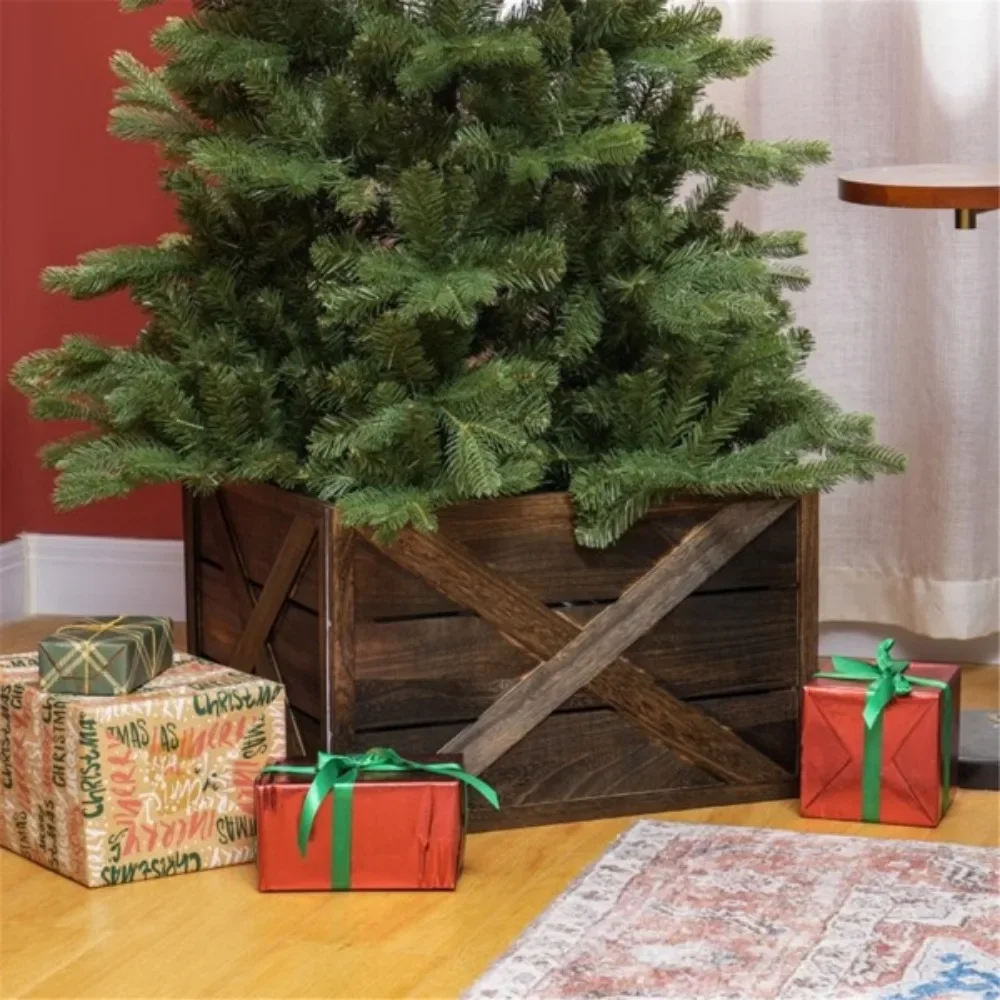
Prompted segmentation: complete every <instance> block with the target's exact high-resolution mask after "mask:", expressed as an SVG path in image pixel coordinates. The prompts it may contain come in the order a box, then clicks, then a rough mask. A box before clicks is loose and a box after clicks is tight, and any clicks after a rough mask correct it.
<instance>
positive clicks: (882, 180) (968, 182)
mask: <svg viewBox="0 0 1000 1000" xmlns="http://www.w3.org/2000/svg"><path fill="white" fill-rule="evenodd" d="M840 200H841V201H850V202H854V203H855V204H856V205H877V206H881V207H882V208H938V209H941V208H945V209H949V208H950V209H953V210H954V212H955V226H956V227H957V228H958V229H975V228H976V216H978V215H980V214H981V213H982V212H992V211H994V210H996V209H998V208H1000V165H998V164H982V165H975V164H965V163H955V164H947V163H921V164H916V165H912V166H901V167H869V168H868V169H866V170H852V171H851V172H850V173H846V174H841V175H840Z"/></svg>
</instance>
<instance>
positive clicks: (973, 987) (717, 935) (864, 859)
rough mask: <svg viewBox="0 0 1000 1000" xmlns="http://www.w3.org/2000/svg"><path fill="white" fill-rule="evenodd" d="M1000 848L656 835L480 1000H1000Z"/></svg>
mask: <svg viewBox="0 0 1000 1000" xmlns="http://www.w3.org/2000/svg"><path fill="white" fill-rule="evenodd" d="M998 854H1000V852H998V851H997V850H994V849H991V848H977V847H960V846H957V845H953V844H929V843H920V842H915V841H899V840H874V839H871V840H868V839H863V838H858V837H836V836H833V837H831V836H817V835H812V834H801V833H787V832H784V831H778V830H755V829H750V828H743V827H720V826H696V825H693V824H684V823H659V822H654V821H652V820H643V821H641V822H639V823H637V824H636V825H635V826H634V827H632V828H631V829H630V830H629V831H628V832H627V833H625V834H624V835H623V836H622V837H621V838H619V840H618V841H617V842H616V843H615V844H614V845H613V846H612V847H611V848H610V849H609V850H608V852H607V853H606V854H605V855H604V856H603V857H602V858H601V859H600V860H599V861H598V862H597V863H596V864H595V865H594V866H593V867H592V868H590V869H589V870H588V871H587V872H585V873H584V874H583V875H582V876H581V877H580V878H579V879H578V880H577V881H576V882H575V883H574V884H573V885H572V886H570V888H569V889H568V890H567V891H566V892H565V893H563V895H562V896H560V897H559V898H558V899H557V900H556V901H555V903H553V904H552V906H550V907H549V909H548V910H547V911H546V912H545V913H543V914H542V916H541V917H539V918H538V920H537V921H535V923H534V924H533V925H532V926H531V927H530V928H529V929H528V930H527V931H526V932H525V933H524V934H523V935H522V936H521V938H520V939H519V940H518V941H517V942H516V943H515V944H514V946H513V947H512V948H511V950H510V951H509V952H508V953H507V954H506V955H505V956H504V957H503V958H502V959H500V961H499V962H498V963H497V964H496V965H495V966H494V967H493V968H492V969H491V970H490V971H489V972H488V973H487V974H486V976H485V977H484V978H483V979H481V980H480V981H479V983H477V984H476V986H474V987H473V988H472V990H471V991H470V992H469V993H467V994H466V998H467V1000H522V998H524V1000H595V998H612V997H614V998H623V1000H624V998H627V997H642V998H656V1000H968V998H969V997H977V998H985V1000H1000V857H998Z"/></svg>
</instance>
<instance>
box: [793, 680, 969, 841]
mask: <svg viewBox="0 0 1000 1000" xmlns="http://www.w3.org/2000/svg"><path fill="white" fill-rule="evenodd" d="M824 669H825V668H824ZM907 674H908V675H910V676H915V677H930V678H933V679H935V680H940V681H944V682H946V683H947V684H948V685H949V687H950V688H951V690H952V709H953V713H954V714H953V721H952V740H951V788H952V795H953V794H954V788H955V778H956V773H957V768H958V742H959V731H958V719H959V705H960V703H961V675H960V672H959V668H958V667H957V666H953V665H951V664H942V663H912V664H911V665H910V667H909V669H908V670H907ZM866 690H867V685H866V684H863V683H858V682H852V681H839V680H832V679H827V678H814V679H813V680H811V681H810V682H809V683H808V684H807V685H806V687H805V690H804V694H803V706H802V780H801V796H800V810H801V813H802V815H803V816H810V817H813V818H816V819H840V820H852V821H855V822H857V821H860V820H861V818H862V809H861V795H862V780H861V779H862V764H863V762H864V735H865V733H864V726H865V723H864V719H863V718H862V713H863V711H864V706H865V694H866ZM943 706H944V699H943V698H942V694H941V692H939V691H936V690H934V689H933V688H923V687H916V686H914V688H913V690H912V692H911V693H910V694H908V695H905V696H903V697H899V698H896V699H895V700H894V701H893V702H892V703H891V704H890V705H889V706H888V707H887V708H886V709H885V714H884V717H883V736H882V771H881V777H882V782H881V806H880V810H879V822H881V823H893V824H900V825H903V826H937V825H938V823H940V822H941V817H942V816H943V815H944V812H945V809H946V808H947V805H948V804H950V803H948V804H946V803H943V802H942V790H941V789H942V786H941V781H942V760H941V722H942V718H941V713H942V711H943Z"/></svg>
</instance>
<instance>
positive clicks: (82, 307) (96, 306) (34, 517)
mask: <svg viewBox="0 0 1000 1000" xmlns="http://www.w3.org/2000/svg"><path fill="white" fill-rule="evenodd" d="M185 7H186V3H185V0H167V3H165V4H164V5H162V6H160V7H153V8H151V9H149V10H146V11H143V12H141V13H137V14H123V13H121V12H120V11H119V9H118V3H117V0H0V57H2V115H3V123H2V132H3V139H2V141H3V167H2V175H3V179H2V184H3V203H2V206H3V211H2V235H0V244H2V247H0V254H2V257H0V267H2V299H0V371H2V390H0V541H6V540H8V539H10V538H12V537H14V536H15V535H16V534H17V533H18V532H21V531H32V532H59V533H64V534H82V535H114V536H119V537H145V538H176V537H178V536H179V534H180V498H179V492H178V490H177V488H175V487H157V488H155V489H147V490H142V491H140V492H138V493H136V494H134V495H132V496H130V497H128V498H126V499H123V500H113V501H106V502H104V503H100V504H95V505H93V506H91V507H87V508H83V509H81V510H76V511H71V512H68V513H57V512H56V511H55V510H54V509H53V507H52V504H51V501H50V499H49V498H50V493H51V489H52V476H51V474H50V473H48V472H45V471H43V470H41V469H40V468H39V465H38V461H37V459H36V453H37V451H38V449H39V447H40V446H41V445H42V444H43V443H45V442H46V441H48V440H51V439H52V438H53V437H55V436H57V435H58V434H59V433H60V432H61V431H65V430H67V429H72V428H71V427H69V426H64V427H60V426H59V425H56V424H41V423H37V422H35V421H32V420H31V419H30V418H29V416H28V407H27V402H26V400H25V399H24V398H23V397H22V396H20V395H19V394H18V393H16V392H15V391H14V390H13V389H12V388H11V387H10V385H9V384H8V382H7V373H8V372H9V370H10V366H11V364H13V362H14V361H15V360H16V359H17V358H18V357H20V356H21V355H23V354H25V353H27V352H28V351H31V350H34V349H37V348H40V347H48V346H51V345H54V344H57V343H58V342H59V340H60V339H61V338H62V336H63V335H65V334H67V333H75V332H84V333H91V334H94V335H95V336H98V337H100V338H101V339H103V340H106V341H107V342H108V343H115V344H126V343H129V342H131V341H132V340H133V339H134V337H135V334H136V332H137V331H138V329H139V328H140V326H141V325H142V316H141V314H140V312H139V310H137V309H136V308H135V307H134V306H133V305H132V304H131V303H130V302H129V301H128V300H127V298H126V297H125V296H124V295H116V296H112V297H105V298H103V299H97V300H94V301H91V302H85V303H84V302H73V301H71V300H69V299H67V298H65V297H63V296H56V295H49V294H45V293H43V292H42V291H41V288H40V285H39V277H38V276H39V272H40V271H41V270H42V268H43V267H45V266H46V265H48V264H66V263H72V262H73V261H74V260H75V258H76V256H77V254H79V253H81V252H83V251H86V250H91V249H94V248H96V247H105V246H112V245H114V244H117V243H132V242H139V243H144V242H148V241H151V240H153V239H155V238H156V237H157V236H159V235H160V233H162V232H165V231H169V230H172V229H174V228H176V224H175V222H174V221H173V213H172V209H171V204H170V201H169V200H168V199H167V197H166V196H165V195H164V194H163V193H162V192H161V191H160V190H159V188H158V184H157V162H156V154H155V152H154V151H153V150H152V149H151V148H149V147H146V146H138V145H134V144H131V143H125V142H122V141H120V140H117V139H113V138H112V137H111V136H109V135H108V133H107V113H108V109H109V108H110V106H111V92H112V90H113V89H114V87H115V85H116V82H117V81H116V79H115V77H114V76H113V74H112V73H111V71H110V70H109V69H108V59H109V57H110V55H111V53H112V52H114V50H115V49H128V50H129V51H131V52H133V53H134V54H135V55H136V56H138V57H139V58H140V59H144V60H147V59H148V60H151V59H152V58H153V56H152V53H151V50H150V47H149V43H148V38H149V33H150V30H151V29H152V28H153V27H154V26H155V25H157V24H158V23H161V22H162V21H163V19H164V17H165V16H167V15H170V14H182V13H184V10H185Z"/></svg>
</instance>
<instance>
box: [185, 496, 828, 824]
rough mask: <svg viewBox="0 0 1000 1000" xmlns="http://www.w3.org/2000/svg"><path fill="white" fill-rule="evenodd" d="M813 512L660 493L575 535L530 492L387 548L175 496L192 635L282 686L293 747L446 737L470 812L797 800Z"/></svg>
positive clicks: (197, 645)
mask: <svg viewBox="0 0 1000 1000" xmlns="http://www.w3.org/2000/svg"><path fill="white" fill-rule="evenodd" d="M817 509H818V503H817V498H816V497H814V496H810V497H806V498H803V499H802V500H799V501H774V500H753V501H746V502H738V503H729V502H719V501H712V500H704V499H693V500H690V499H685V500H678V501H674V502H671V503H668V504H665V505H663V506H661V507H659V508H657V509H656V510H654V511H652V512H651V513H650V514H649V515H648V516H647V517H646V518H645V519H644V520H643V521H641V522H640V523H639V524H637V525H636V526H635V527H633V528H632V529H631V530H630V531H629V532H628V533H627V534H626V535H625V536H624V537H623V538H622V539H621V541H620V542H619V543H618V544H616V545H615V546H613V547H612V548H609V549H606V550H592V549H583V548H580V547H578V546H576V545H575V544H574V541H573V529H572V515H571V506H570V502H569V498H568V497H567V496H566V495H565V494H539V495H533V496H523V497H513V498H508V499H502V500H490V501H484V502H479V503H472V504H466V505H463V506H460V507H455V508H452V509H449V510H447V511H445V512H443V513H442V514H441V517H440V531H439V532H437V533H436V534H433V535H421V534H418V533H416V532H410V531H407V532H404V533H403V535H402V536H401V537H400V538H399V539H398V540H397V541H396V542H395V543H394V544H392V545H390V546H383V545H380V544H378V543H377V542H376V541H375V540H374V539H372V538H370V537H369V536H368V535H367V533H361V532H357V531H352V530H350V529H347V528H345V527H344V526H343V525H342V524H341V523H340V520H339V517H338V515H337V512H336V510H335V509H334V508H332V507H330V506H328V505H326V504H324V503H321V502H319V501H315V500H311V499H309V498H306V497H301V496H298V495H295V494H291V493H287V492H285V491H282V490H279V489H275V488H272V487H266V486H241V487H226V488H224V489H222V490H221V491H219V492H218V493H217V494H214V495H212V496H210V497H205V498H192V497H187V498H186V500H185V538H186V564H187V588H188V590H187V600H188V628H189V643H190V648H191V649H192V651H193V652H195V653H197V654H199V655H202V656H206V657H209V658H211V659H214V660H218V661H219V662H222V663H227V664H230V665H231V666H234V667H236V668H238V669H241V670H246V671H249V672H254V673H257V674H259V675H261V676H264V677H270V678H277V679H280V680H281V681H282V682H283V683H284V684H285V685H286V687H287V691H288V697H289V703H290V705H291V709H290V712H291V717H290V729H289V743H290V752H293V753H294V752H296V751H297V750H298V751H300V752H304V753H306V754H309V755H312V754H314V753H315V752H316V750H317V749H331V750H334V751H346V750H351V749H358V748H364V747H369V746H378V745H391V746H392V747H394V748H395V749H397V750H398V751H399V752H400V753H402V754H404V755H409V754H426V753H432V752H435V751H437V750H441V749H445V750H447V751H449V752H460V753H462V754H463V755H464V758H465V762H466V766H467V767H469V768H470V769H471V770H473V771H475V772H477V773H482V774H483V775H484V777H486V778H487V779H488V780H489V781H491V782H492V783H494V784H495V785H496V787H497V789H498V790H499V792H500V796H501V801H502V805H503V808H502V811H501V812H500V813H499V814H496V813H493V812H492V810H489V809H480V808H479V807H478V806H477V805H476V804H475V803H474V804H473V806H472V815H471V828H472V829H474V830H475V829H485V828H488V827H495V826H522V825H528V824H532V823H546V822H556V821H561V820H570V819H573V820H576V819H585V818H590V817H596V816H605V815H617V814H625V813H637V812H649V811H656V810H664V809H672V808H684V807H688V806H701V805H711V804H723V803H729V802H743V801H752V800H755V799H764V798H778V797H784V796H791V795H794V794H795V789H796V774H797V768H798V761H797V756H798V750H797V747H798V719H799V700H800V690H801V686H802V684H803V682H804V680H805V679H806V677H807V676H809V675H810V674H811V673H812V671H813V670H814V669H815V661H816V642H817Z"/></svg>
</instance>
